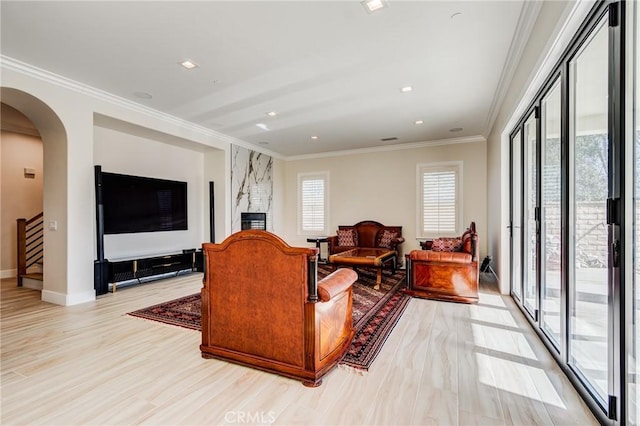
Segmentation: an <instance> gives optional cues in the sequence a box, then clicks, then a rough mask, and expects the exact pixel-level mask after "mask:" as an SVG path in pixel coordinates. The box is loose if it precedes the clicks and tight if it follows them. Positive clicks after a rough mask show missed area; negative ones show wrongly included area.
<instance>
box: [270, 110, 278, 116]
mask: <svg viewBox="0 0 640 426" xmlns="http://www.w3.org/2000/svg"><path fill="white" fill-rule="evenodd" d="M267 115H268V116H269V117H275V116H276V115H278V113H277V112H275V111H269V112H268V113H267Z"/></svg>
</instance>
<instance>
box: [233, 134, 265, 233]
mask: <svg viewBox="0 0 640 426" xmlns="http://www.w3.org/2000/svg"><path fill="white" fill-rule="evenodd" d="M231 197H232V199H231V232H237V231H240V229H241V214H242V213H243V212H249V213H266V214H267V231H270V232H273V220H272V214H273V158H272V157H271V156H269V155H265V154H262V153H260V152H257V151H253V150H250V149H247V148H243V147H240V146H236V145H233V146H232V148H231Z"/></svg>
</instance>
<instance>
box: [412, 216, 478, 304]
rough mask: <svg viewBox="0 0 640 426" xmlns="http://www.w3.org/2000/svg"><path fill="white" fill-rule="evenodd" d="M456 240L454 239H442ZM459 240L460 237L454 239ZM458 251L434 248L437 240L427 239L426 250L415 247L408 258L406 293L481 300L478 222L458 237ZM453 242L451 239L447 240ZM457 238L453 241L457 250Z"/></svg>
mask: <svg viewBox="0 0 640 426" xmlns="http://www.w3.org/2000/svg"><path fill="white" fill-rule="evenodd" d="M443 240H454V239H443ZM455 240H458V239H455ZM459 240H460V248H459V249H458V250H457V251H441V250H442V249H441V248H440V249H437V250H434V249H435V248H436V247H434V245H437V244H436V240H434V241H428V242H425V243H423V244H421V245H422V248H423V250H413V251H411V253H409V254H408V255H407V256H406V258H407V289H406V290H405V293H407V294H410V295H412V296H416V297H422V298H426V299H436V300H444V301H452V302H462V303H476V302H477V301H478V280H479V276H480V274H479V272H480V271H479V264H478V233H477V232H476V224H475V222H471V225H470V226H469V228H468V229H467V230H466V231H465V232H464V233H463V234H462V236H461V237H460V238H459ZM445 242H446V243H447V244H443V246H447V245H450V242H449V241H445ZM456 244H457V241H455V242H452V243H451V245H452V248H453V249H455V248H454V247H455V245H456Z"/></svg>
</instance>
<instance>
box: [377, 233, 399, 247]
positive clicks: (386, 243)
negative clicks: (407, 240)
mask: <svg viewBox="0 0 640 426" xmlns="http://www.w3.org/2000/svg"><path fill="white" fill-rule="evenodd" d="M397 236H398V233H397V232H396V231H389V230H388V229H384V230H383V231H382V235H381V236H380V242H379V243H378V247H384V248H391V240H393V239H394V238H396V237H397Z"/></svg>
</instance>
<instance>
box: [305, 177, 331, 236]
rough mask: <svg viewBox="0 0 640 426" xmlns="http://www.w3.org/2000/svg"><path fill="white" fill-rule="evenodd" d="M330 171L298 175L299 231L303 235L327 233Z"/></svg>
mask: <svg viewBox="0 0 640 426" xmlns="http://www.w3.org/2000/svg"><path fill="white" fill-rule="evenodd" d="M328 180H329V175H328V173H326V172H325V173H313V174H300V175H299V176H298V194H299V202H298V233H299V234H301V235H326V234H327V218H328V203H327V199H328V197H327V186H328Z"/></svg>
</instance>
